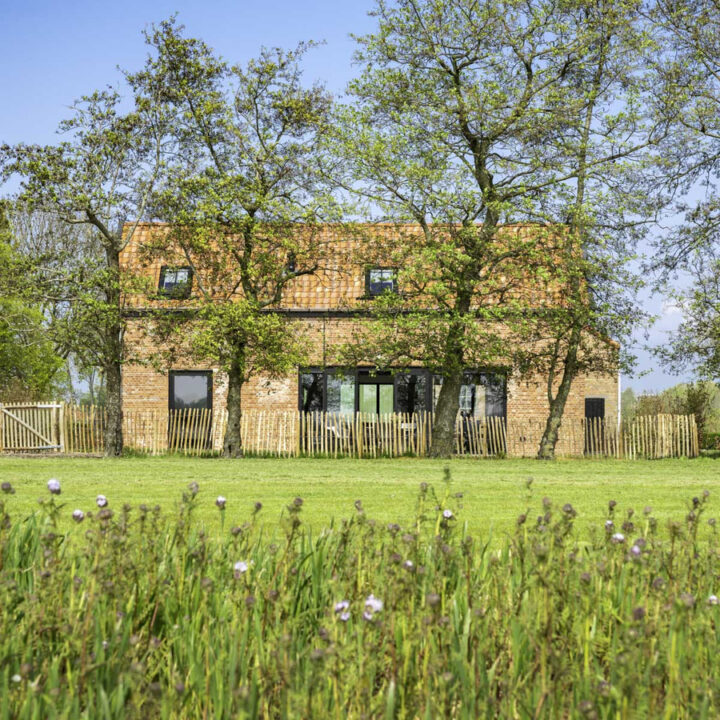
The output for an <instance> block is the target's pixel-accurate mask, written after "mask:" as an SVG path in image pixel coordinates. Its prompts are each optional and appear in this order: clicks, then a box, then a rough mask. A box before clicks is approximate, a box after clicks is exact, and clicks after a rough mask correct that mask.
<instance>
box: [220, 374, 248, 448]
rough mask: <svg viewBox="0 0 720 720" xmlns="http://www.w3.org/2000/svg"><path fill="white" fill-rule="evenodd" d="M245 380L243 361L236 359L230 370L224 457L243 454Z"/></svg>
mask: <svg viewBox="0 0 720 720" xmlns="http://www.w3.org/2000/svg"><path fill="white" fill-rule="evenodd" d="M244 382H245V378H244V376H243V370H242V363H241V362H240V360H234V361H233V363H232V365H231V367H230V370H229V372H228V395H227V411H228V421H227V428H226V429H225V439H224V440H223V457H226V458H239V457H242V456H243V448H242V438H241V437H240V420H241V419H242V406H241V398H242V386H243V383H244Z"/></svg>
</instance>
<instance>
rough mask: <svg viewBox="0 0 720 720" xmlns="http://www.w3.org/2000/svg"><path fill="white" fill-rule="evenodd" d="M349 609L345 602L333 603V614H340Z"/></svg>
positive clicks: (347, 603) (348, 604)
mask: <svg viewBox="0 0 720 720" xmlns="http://www.w3.org/2000/svg"><path fill="white" fill-rule="evenodd" d="M349 607H350V603H349V602H348V601H347V600H341V601H340V602H336V603H335V612H336V613H341V612H343V611H345V610H347V609H348V608H349Z"/></svg>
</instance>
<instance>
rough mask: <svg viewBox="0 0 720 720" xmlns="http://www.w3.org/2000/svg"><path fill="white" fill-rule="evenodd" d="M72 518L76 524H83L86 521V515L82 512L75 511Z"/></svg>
mask: <svg viewBox="0 0 720 720" xmlns="http://www.w3.org/2000/svg"><path fill="white" fill-rule="evenodd" d="M72 517H73V520H74V521H75V522H76V523H81V522H82V521H83V520H84V519H85V513H84V512H83V511H82V510H73V514H72Z"/></svg>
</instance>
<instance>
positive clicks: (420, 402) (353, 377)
mask: <svg viewBox="0 0 720 720" xmlns="http://www.w3.org/2000/svg"><path fill="white" fill-rule="evenodd" d="M158 227H159V226H157V225H147V226H144V227H140V228H139V229H138V231H137V232H136V233H135V235H134V237H133V240H132V241H131V243H130V244H129V245H128V246H127V247H126V248H125V250H124V251H123V253H122V255H121V268H124V269H126V270H130V269H132V270H134V271H136V272H137V271H139V272H140V273H141V274H142V275H143V276H144V277H145V278H146V279H147V281H148V282H149V283H150V285H151V287H152V288H153V289H154V290H155V294H154V295H152V296H143V295H132V296H128V298H127V299H126V305H125V307H126V313H127V315H128V318H127V330H126V336H125V342H126V345H127V347H128V348H129V349H131V351H132V353H133V354H135V355H140V356H142V355H143V353H144V352H145V351H146V350H148V349H149V344H150V342H151V341H150V340H149V338H148V337H147V336H146V335H145V334H144V333H143V331H142V325H143V323H142V316H143V313H144V312H146V311H147V310H148V308H155V309H156V308H159V307H160V308H167V309H174V308H179V307H184V306H186V304H187V302H188V301H187V298H188V297H190V295H191V293H192V287H193V282H194V281H195V279H194V278H193V273H192V269H191V268H190V267H189V266H188V265H187V264H186V263H185V262H183V258H182V257H176V258H168V259H166V260H153V261H151V262H144V261H143V260H142V259H141V258H142V252H141V250H142V247H143V243H144V242H146V241H147V239H148V237H149V234H151V233H154V232H158V231H159V230H158ZM377 232H379V233H385V234H386V233H387V232H389V230H388V229H387V228H382V227H380V228H378V229H377ZM336 234H337V236H336ZM323 235H324V236H325V239H326V240H327V241H328V243H329V244H330V247H332V248H333V250H332V253H331V256H330V257H331V262H330V263H329V264H328V266H327V267H326V268H325V269H323V270H321V271H318V272H317V273H316V274H314V275H306V276H302V277H298V278H295V279H294V280H293V281H292V282H291V283H290V284H289V285H288V286H287V287H286V289H285V292H284V294H283V297H282V300H281V302H280V303H279V305H278V306H277V307H276V308H274V310H273V311H274V312H280V313H284V314H287V315H288V316H289V317H292V318H293V319H295V320H296V321H298V322H299V323H301V324H302V327H303V329H304V331H305V332H306V333H307V335H308V336H309V337H310V339H311V347H312V350H311V353H310V357H309V361H308V364H307V366H306V367H303V368H298V369H297V371H295V372H293V373H291V374H289V375H288V376H287V377H284V378H282V379H279V380H277V379H275V380H271V379H269V378H267V377H262V376H255V377H253V378H252V379H251V380H250V381H249V382H248V383H247V384H246V385H245V386H244V388H243V399H242V409H243V411H247V410H283V411H297V410H301V411H305V412H314V411H327V412H333V413H345V414H353V413H356V412H358V411H359V412H364V413H373V412H375V413H381V414H384V413H392V412H402V413H412V412H417V411H423V410H427V411H432V409H433V406H434V402H435V400H436V398H437V394H438V392H439V387H440V382H441V378H439V377H438V376H437V375H433V374H432V373H430V372H429V371H427V370H426V369H425V368H422V367H413V368H411V369H410V370H409V371H406V372H398V373H394V374H391V373H376V372H374V371H373V368H372V367H371V366H370V365H365V366H358V367H356V368H344V369H343V370H342V371H340V368H339V367H338V364H337V360H336V358H335V356H334V349H335V348H337V346H338V345H339V344H341V343H343V342H345V341H347V340H348V339H350V337H351V334H352V331H353V328H354V327H355V326H356V325H357V323H361V322H363V319H362V315H363V310H365V309H366V308H367V303H368V301H371V300H372V298H373V297H374V296H376V295H377V294H379V293H382V292H386V291H390V292H392V291H396V290H397V288H396V286H395V276H394V270H393V268H392V267H388V266H387V265H386V264H384V263H381V262H380V263H378V264H377V266H368V265H367V264H364V265H362V264H358V263H354V262H353V261H352V260H351V257H352V251H353V242H354V241H353V240H348V239H347V238H345V237H343V236H342V234H341V233H339V232H338V231H337V230H336V229H334V228H333V227H328V228H326V229H324V231H323ZM599 342H605V341H599ZM607 342H610V341H607ZM465 377H466V383H465V384H464V385H463V387H462V390H461V396H460V410H461V412H462V414H463V415H464V416H466V417H473V418H478V419H479V418H486V417H501V418H505V419H509V420H513V421H528V422H531V423H534V424H535V425H536V426H537V428H538V429H539V428H540V426H541V423H542V422H544V420H545V417H546V415H547V409H548V403H547V389H546V380H545V378H542V377H537V378H530V379H527V378H524V379H519V378H515V377H513V375H512V373H509V374H508V373H507V372H505V371H503V370H501V369H498V368H492V367H485V368H468V370H467V372H466V375H465ZM226 395H227V383H226V379H225V377H224V374H223V373H222V372H221V371H220V370H219V369H218V368H213V367H208V366H199V365H198V364H196V363H192V362H189V361H186V362H183V361H178V362H177V363H176V364H174V365H173V366H172V367H167V368H161V369H160V370H158V369H154V368H153V367H151V366H149V365H147V364H137V363H128V364H126V366H125V368H124V371H123V407H124V409H125V410H157V411H161V412H167V411H168V410H172V409H179V408H185V407H198V408H211V409H216V408H223V407H225V401H226ZM618 400H619V377H618V376H617V374H615V375H613V376H611V375H607V374H593V375H582V376H580V377H578V378H576V380H575V381H574V383H573V386H572V390H571V394H570V397H569V399H568V402H567V406H566V413H565V417H566V418H568V419H575V420H579V419H582V418H585V417H610V418H615V417H617V414H618V412H619V404H618ZM538 437H539V436H538ZM533 442H534V438H533ZM569 451H572V448H571V447H570V439H569V437H566V436H564V435H563V434H562V433H561V436H560V442H559V444H558V452H560V453H562V452H569Z"/></svg>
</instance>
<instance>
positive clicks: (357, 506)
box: [355, 500, 363, 513]
mask: <svg viewBox="0 0 720 720" xmlns="http://www.w3.org/2000/svg"><path fill="white" fill-rule="evenodd" d="M355 509H356V510H357V511H358V512H359V513H361V512H363V506H362V500H356V501H355Z"/></svg>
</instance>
